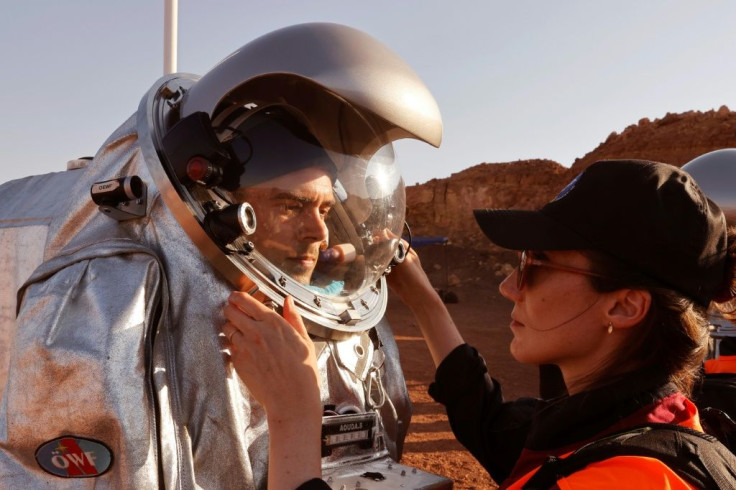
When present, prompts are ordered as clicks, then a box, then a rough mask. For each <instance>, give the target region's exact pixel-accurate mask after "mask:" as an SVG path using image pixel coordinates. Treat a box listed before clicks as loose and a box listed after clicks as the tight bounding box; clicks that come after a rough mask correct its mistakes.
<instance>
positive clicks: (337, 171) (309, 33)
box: [0, 24, 451, 488]
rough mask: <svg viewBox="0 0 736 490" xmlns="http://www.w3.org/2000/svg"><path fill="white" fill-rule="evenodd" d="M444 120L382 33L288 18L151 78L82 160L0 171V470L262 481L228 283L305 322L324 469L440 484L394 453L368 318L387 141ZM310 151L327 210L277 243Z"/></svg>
mask: <svg viewBox="0 0 736 490" xmlns="http://www.w3.org/2000/svg"><path fill="white" fill-rule="evenodd" d="M441 134H442V123H441V119H440V115H439V111H438V108H437V105H436V103H435V101H434V99H433V98H432V96H431V94H430V93H429V91H428V90H427V89H426V87H425V86H424V85H423V84H422V82H421V81H420V80H419V79H418V77H417V76H416V75H415V74H414V72H413V71H412V70H411V69H410V68H409V67H408V66H407V65H406V64H405V63H404V62H403V61H402V60H401V59H399V58H398V56H397V55H396V54H394V53H393V52H392V51H391V50H389V49H388V48H386V47H385V46H384V45H382V44H381V43H379V42H378V41H376V40H375V39H373V38H371V37H370V36H368V35H366V34H364V33H362V32H360V31H356V30H354V29H351V28H348V27H344V26H339V25H335V24H303V25H298V26H293V27H289V28H285V29H281V30H279V31H275V32H273V33H270V34H268V35H265V36H263V37H261V38H259V39H256V40H255V41H253V42H251V43H249V44H247V45H245V46H244V47H243V48H241V49H240V50H238V51H236V52H235V53H233V54H231V55H230V56H229V57H227V58H225V59H224V60H223V61H222V62H221V63H220V64H218V65H217V66H216V67H214V68H213V69H212V70H211V71H210V72H208V73H207V74H205V75H204V76H202V77H201V78H200V77H197V76H194V75H188V74H173V75H168V76H165V77H163V78H162V79H160V80H159V81H157V82H156V83H155V84H154V85H153V87H152V88H151V89H150V90H149V91H148V92H147V93H146V95H145V96H144V97H143V99H142V101H141V103H140V106H139V109H138V111H137V112H136V113H135V114H134V115H133V116H131V117H130V118H129V119H128V120H127V121H126V122H124V123H123V124H122V125H121V126H120V127H119V128H118V129H117V130H116V131H115V132H114V133H113V134H112V135H111V136H110V137H109V138H108V139H107V141H105V142H104V144H103V145H102V146H101V148H100V149H99V151H98V152H97V153H96V155H95V156H94V158H92V159H89V160H86V161H85V160H79V161H72V162H70V165H69V168H70V169H69V170H67V171H66V172H59V173H52V174H46V175H39V176H34V177H28V178H24V179H20V180H16V181H12V182H8V183H6V184H4V185H2V186H0V203H2V205H1V206H0V244H1V245H2V246H1V247H0V271H1V272H0V273H1V274H2V281H3V284H2V292H1V294H0V386H2V387H4V390H3V392H2V407H1V408H0V486H2V487H3V488H47V487H54V488H87V487H95V488H98V487H99V488H152V487H163V488H264V487H265V486H266V476H267V465H268V461H267V457H268V450H267V446H268V432H267V428H266V420H265V417H264V412H263V409H262V407H261V406H260V405H259V404H258V403H257V402H255V401H254V400H253V398H252V397H251V396H250V395H249V393H248V389H247V387H246V386H244V384H243V383H242V382H241V380H240V379H239V377H238V376H237V374H236V373H235V372H234V371H233V369H232V366H231V365H230V363H229V361H228V354H229V353H228V351H227V349H226V348H225V345H226V344H225V343H224V342H223V338H222V336H221V335H220V334H218V332H219V329H220V327H221V325H222V324H223V323H224V319H223V317H222V313H221V311H222V308H223V305H224V304H225V302H226V300H227V297H228V295H229V293H230V291H231V290H233V289H235V288H237V289H240V290H245V291H249V292H251V293H252V294H254V295H256V296H257V297H259V298H261V299H262V300H263V301H264V302H266V303H267V304H269V305H271V306H272V307H273V308H277V309H278V308H280V307H281V306H282V305H283V301H284V298H285V297H286V296H292V297H293V298H294V299H295V302H296V304H297V306H298V308H299V309H300V312H301V313H302V315H303V317H304V318H305V321H306V323H307V324H308V325H307V327H308V330H309V331H310V333H311V334H312V336H313V338H314V341H315V343H316V346H317V353H318V365H319V368H320V372H321V375H322V387H323V389H322V398H323V402H324V405H325V416H324V418H323V421H324V422H323V437H322V454H323V473H324V478H325V479H326V480H327V481H328V482H329V483H331V484H333V487H334V488H341V487H342V486H343V485H344V486H345V487H344V488H353V487H355V486H360V485H361V484H360V482H361V481H363V482H364V484H363V485H362V486H363V487H364V488H365V486H366V483H365V482H368V481H370V482H371V485H374V486H377V487H380V486H382V487H384V488H397V487H399V486H406V487H407V488H441V487H444V486H448V485H451V483H449V481H448V480H446V479H444V478H441V477H437V476H435V475H431V474H429V473H425V472H422V471H418V470H412V469H411V468H407V467H405V466H403V465H401V464H398V463H396V462H395V461H396V460H398V458H400V455H401V450H402V445H403V440H404V437H405V435H406V430H407V428H408V423H409V420H410V417H411V405H410V402H409V399H408V395H407V391H406V386H405V382H404V378H403V375H402V373H401V369H400V365H399V359H398V351H397V348H396V343H395V340H394V339H393V336H392V334H391V331H390V329H389V327H388V325H387V324H386V322H385V320H384V319H383V315H384V311H385V306H386V297H387V291H386V286H385V279H384V278H383V275H384V273H385V272H386V270H387V269H390V266H391V263H392V261H396V260H399V261H400V260H401V259H402V255H403V253H404V252H405V251H404V250H403V248H402V245H401V242H400V241H399V237H400V236H401V233H402V230H403V226H404V212H405V200H404V187H403V181H402V179H401V176H400V174H399V171H398V169H397V167H396V166H395V164H394V161H393V151H392V145H391V142H392V141H395V140H396V139H399V138H404V137H412V138H416V139H419V140H423V141H425V142H428V143H430V144H432V145H434V146H438V145H439V143H440V139H441ZM312 168H319V169H321V170H320V171H322V172H324V174H325V175H327V176H328V178H329V181H328V182H329V185H330V186H331V188H332V196H333V198H332V199H331V201H330V206H329V209H325V210H324V216H322V219H323V220H324V225H325V227H326V230H323V231H324V232H323V233H322V235H321V236H320V237H319V238H308V239H305V240H306V241H305V240H302V238H298V239H296V238H295V239H294V242H295V243H288V240H286V239H285V240H282V241H279V237H281V236H286V235H284V233H286V231H288V229H287V227H282V226H280V225H279V223H280V222H279V221H278V220H279V219H281V218H283V216H286V215H287V214H288V213H296V211H294V208H295V207H298V206H300V205H301V204H300V203H301V201H300V199H301V198H300V197H299V195H295V194H297V193H296V192H295V191H293V190H292V189H290V188H289V187H288V184H285V183H284V182H293V181H294V179H292V178H291V177H289V176H293V175H301V174H300V172H302V171H304V169H312ZM285 176H286V177H285ZM287 177H288V178H287ZM275 183H278V184H275ZM256 191H258V192H256ZM263 195H266V198H268V199H272V200H275V201H273V203H275V204H274V205H273V206H271V208H267V207H264V205H263V202H264V201H263ZM259 196H260V197H259ZM279 199H280V201H279ZM302 200H303V199H302ZM269 202H270V201H269ZM273 203H272V204H273ZM264 209H271V210H273V213H271V212H269V211H265V210H264ZM309 240H311V241H309ZM307 242H308V243H307ZM297 243H299V244H300V245H297ZM293 409H294V410H299V407H293ZM361 475H362V476H361Z"/></svg>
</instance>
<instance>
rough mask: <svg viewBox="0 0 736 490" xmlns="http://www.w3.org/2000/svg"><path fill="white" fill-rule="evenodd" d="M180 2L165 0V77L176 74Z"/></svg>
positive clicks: (177, 0)
mask: <svg viewBox="0 0 736 490" xmlns="http://www.w3.org/2000/svg"><path fill="white" fill-rule="evenodd" d="M178 17H179V0H164V75H168V74H170V73H176V49H177V48H176V40H177V36H178V32H177V31H178V25H177V23H178Z"/></svg>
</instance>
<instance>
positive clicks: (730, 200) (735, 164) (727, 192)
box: [682, 148, 736, 358]
mask: <svg viewBox="0 0 736 490" xmlns="http://www.w3.org/2000/svg"><path fill="white" fill-rule="evenodd" d="M682 169H683V170H684V171H686V172H687V173H689V174H690V175H691V176H692V177H693V179H695V182H697V184H698V186H699V187H700V189H701V190H702V191H703V192H704V193H705V195H706V196H708V198H709V199H710V200H711V201H713V202H715V203H716V204H717V205H718V207H720V208H721V210H722V211H723V214H724V215H725V216H726V222H727V223H728V225H729V226H734V225H736V193H735V192H734V189H735V188H736V148H724V149H721V150H715V151H711V152H709V153H705V154H703V155H700V156H699V157H696V158H694V159H692V160H690V161H689V162H687V163H686V164H685V165H683V166H682ZM733 306H736V305H727V309H728V310H733ZM732 316H733V312H732V311H722V310H721V309H718V308H711V309H710V311H709V317H710V322H711V326H710V334H711V340H712V342H711V351H710V354H709V356H710V357H714V358H717V357H718V356H719V355H720V351H721V347H722V345H725V344H722V342H723V340H724V339H729V340H728V341H727V343H728V344H736V325H734V323H733V320H730V318H731V317H732Z"/></svg>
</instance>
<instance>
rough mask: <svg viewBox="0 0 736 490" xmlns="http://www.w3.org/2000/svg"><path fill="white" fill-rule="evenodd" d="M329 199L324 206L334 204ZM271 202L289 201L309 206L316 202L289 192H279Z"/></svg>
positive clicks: (332, 200)
mask: <svg viewBox="0 0 736 490" xmlns="http://www.w3.org/2000/svg"><path fill="white" fill-rule="evenodd" d="M330 197H331V199H330V200H329V201H325V203H326V204H329V205H330V206H332V205H334V204H335V200H334V199H333V198H332V196H330ZM272 199H273V200H289V201H296V202H299V203H301V204H311V203H313V202H315V201H316V199H312V198H309V197H307V196H299V195H296V194H294V193H291V192H279V193H278V194H276V195H275V196H273V197H272Z"/></svg>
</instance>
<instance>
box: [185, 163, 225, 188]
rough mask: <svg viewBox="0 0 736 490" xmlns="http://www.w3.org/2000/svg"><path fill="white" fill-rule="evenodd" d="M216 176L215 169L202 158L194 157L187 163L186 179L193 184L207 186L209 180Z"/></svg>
mask: <svg viewBox="0 0 736 490" xmlns="http://www.w3.org/2000/svg"><path fill="white" fill-rule="evenodd" d="M217 174H218V172H217V168H216V167H215V166H214V165H212V163H211V162H210V161H209V160H207V159H205V158H202V157H199V156H196V157H192V158H190V159H189V161H188V162H187V177H189V178H190V179H191V180H193V181H194V182H200V183H202V184H209V183H210V180H212V178H213V177H214V176H216V175H217Z"/></svg>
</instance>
